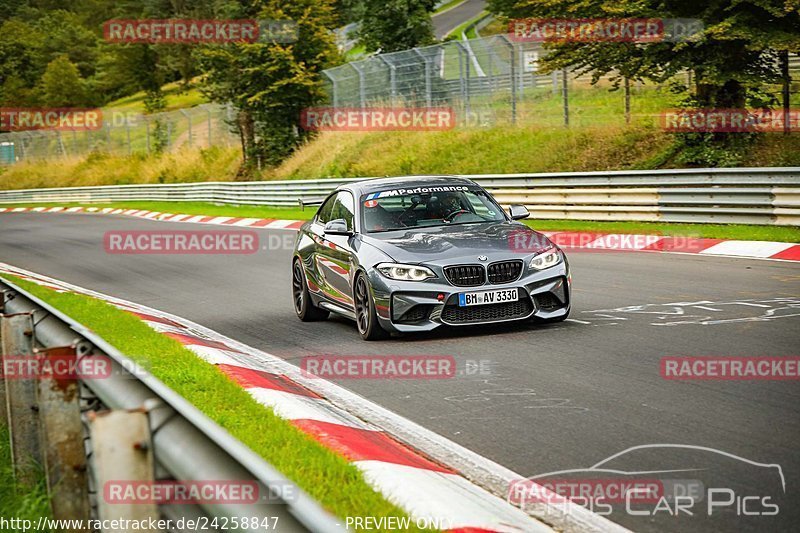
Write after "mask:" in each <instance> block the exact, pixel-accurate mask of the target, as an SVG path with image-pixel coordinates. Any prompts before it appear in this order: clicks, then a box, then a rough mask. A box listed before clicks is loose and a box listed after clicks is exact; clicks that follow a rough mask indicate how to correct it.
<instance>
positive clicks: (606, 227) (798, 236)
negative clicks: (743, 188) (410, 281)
mask: <svg viewBox="0 0 800 533" xmlns="http://www.w3.org/2000/svg"><path fill="white" fill-rule="evenodd" d="M7 205H9V204H0V207H5V206H7ZM55 206H64V207H77V206H81V207H114V208H121V209H146V210H148V211H158V212H161V213H173V214H186V215H208V216H220V217H225V216H227V217H242V218H275V219H283V220H309V219H310V218H311V217H313V216H314V213H316V209H317V208H316V207H315V206H308V207H306V209H305V210H302V211H301V210H300V209H299V208H295V207H273V206H247V205H241V206H235V205H221V204H210V203H203V202H185V203H184V202H114V203H108V204H80V203H73V204H68V203H54V204H31V205H30V206H25V207H55ZM14 207H22V206H17V205H15V206H14ZM525 223H526V224H528V225H529V226H531V227H532V228H535V229H537V230H541V231H590V232H598V233H638V234H656V235H692V236H695V237H702V238H709V239H735V240H746V241H777V242H800V227H797V226H755V225H748V224H681V223H671V222H670V223H667V222H663V223H662V222H628V221H621V222H611V221H592V220H559V219H548V220H545V219H534V220H525Z"/></svg>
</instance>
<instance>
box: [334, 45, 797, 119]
mask: <svg viewBox="0 0 800 533" xmlns="http://www.w3.org/2000/svg"><path fill="white" fill-rule="evenodd" d="M545 54H546V50H544V48H543V47H542V45H541V43H537V42H518V41H513V40H511V39H509V38H508V37H507V36H506V35H502V34H501V35H495V36H487V37H480V38H477V39H468V40H460V41H449V42H445V43H442V44H437V45H433V46H428V47H422V48H414V49H412V50H406V51H402V52H394V53H389V54H380V55H376V56H372V57H369V58H367V59H364V60H361V61H355V62H351V63H347V64H345V65H342V66H339V67H336V68H332V69H328V70H325V71H324V72H323V73H324V75H325V78H326V80H327V84H328V88H329V95H330V103H331V105H333V106H334V107H374V106H385V105H395V106H403V107H423V106H450V107H453V108H454V109H455V110H456V111H457V114H458V116H459V118H460V120H461V123H462V125H467V126H481V125H487V124H492V123H525V124H538V125H544V126H547V125H553V126H556V125H591V124H614V123H623V122H625V121H630V120H632V119H634V118H636V117H639V116H650V117H656V116H658V115H659V113H660V112H661V111H662V110H664V109H667V108H670V107H674V101H675V96H674V94H672V92H671V91H670V90H668V87H666V84H665V85H664V86H659V85H654V84H648V85H644V84H641V83H626V82H625V81H624V80H620V90H619V91H609V89H610V88H611V87H612V83H611V82H612V79H611V78H612V76H605V77H603V78H601V80H600V81H599V83H598V84H596V85H592V83H591V81H592V77H591V75H589V74H583V75H580V76H578V75H575V74H574V73H573V72H571V71H566V70H562V71H557V72H552V73H549V74H544V73H542V72H541V69H540V60H541V59H542V58H543V57H544V56H545ZM790 71H791V73H792V76H793V78H794V79H795V80H797V79H798V78H800V58H798V57H797V56H792V57H791V61H790ZM674 81H676V82H677V83H682V84H684V85H687V86H688V85H690V84H691V73H689V72H687V73H685V74H682V75H680V76H677V77H676V79H675V80H674ZM799 87H800V86H798V84H797V83H795V85H794V87H793V90H792V92H793V94H792V101H793V102H795V105H797V101H798V99H800V98H799V96H800V90H799ZM767 90H768V91H769V92H770V93H774V95H773V96H775V98H776V101H780V96H781V87H780V86H770V87H767Z"/></svg>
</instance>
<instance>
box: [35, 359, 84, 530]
mask: <svg viewBox="0 0 800 533" xmlns="http://www.w3.org/2000/svg"><path fill="white" fill-rule="evenodd" d="M85 350H86V347H85V346H83V345H81V346H80V347H77V346H64V347H57V348H49V349H43V350H34V353H35V354H36V356H37V359H39V362H40V364H39V365H38V367H39V368H44V367H45V365H44V364H43V363H44V361H45V360H48V362H49V363H50V364H49V365H46V366H47V368H57V367H61V368H63V367H65V366H66V365H70V366H71V367H72V368H76V367H77V362H78V354H79V353H80V352H81V351H85ZM73 365H75V366H73ZM71 377H72V376H64V375H63V373H62V372H61V371H60V369H58V370H56V372H55V375H54V373H53V372H46V373H43V374H42V378H41V379H40V380H39V422H40V426H41V438H42V442H41V445H42V449H43V455H44V473H45V477H46V479H47V493H48V495H49V496H50V505H51V508H52V510H53V518H55V519H56V520H58V519H63V520H87V519H88V518H89V498H88V489H89V487H88V484H87V482H86V450H85V449H84V446H83V428H82V426H81V408H80V390H79V384H78V381H77V379H69V378H71ZM65 378H66V379H65ZM74 531H79V529H78V528H75V529H74Z"/></svg>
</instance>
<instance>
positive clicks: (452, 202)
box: [361, 186, 506, 233]
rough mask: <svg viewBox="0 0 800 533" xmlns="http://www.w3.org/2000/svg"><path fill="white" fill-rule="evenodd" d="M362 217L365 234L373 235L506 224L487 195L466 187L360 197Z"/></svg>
mask: <svg viewBox="0 0 800 533" xmlns="http://www.w3.org/2000/svg"><path fill="white" fill-rule="evenodd" d="M406 191H407V192H406ZM361 213H362V217H363V222H364V223H363V227H364V230H365V231H367V232H370V233H373V232H378V231H392V230H398V229H405V228H422V227H432V226H448V225H454V224H472V223H480V222H498V221H503V220H506V218H505V215H504V214H503V211H502V209H501V208H500V206H498V205H497V204H496V203H495V202H494V200H492V198H491V197H490V196H489V194H488V193H487V192H486V191H484V190H483V189H480V188H478V187H473V188H470V187H467V186H444V187H418V188H415V189H408V190H406V189H394V190H391V191H382V192H377V193H370V194H366V195H364V196H362V197H361Z"/></svg>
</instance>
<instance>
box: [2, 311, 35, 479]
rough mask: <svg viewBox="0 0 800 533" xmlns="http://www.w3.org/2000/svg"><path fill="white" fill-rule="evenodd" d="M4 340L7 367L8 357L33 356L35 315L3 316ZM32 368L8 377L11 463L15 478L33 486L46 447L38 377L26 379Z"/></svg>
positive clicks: (7, 373)
mask: <svg viewBox="0 0 800 533" xmlns="http://www.w3.org/2000/svg"><path fill="white" fill-rule="evenodd" d="M0 330H2V335H0V336H2V342H3V366H4V370H7V369H8V367H7V366H6V363H7V360H6V358H8V357H11V358H14V359H16V360H17V361H19V363H20V366H24V365H21V363H22V361H21V360H20V359H21V358H26V357H30V358H31V359H33V315H32V313H20V314H14V315H4V316H3V317H2V318H0ZM17 368H19V367H16V368H15V370H16V369H17ZM27 372H29V370H28V369H25V368H23V369H21V371H20V372H19V374H22V375H19V376H17V378H22V379H8V376H9V372H7V371H6V372H4V375H5V377H6V379H5V382H6V409H7V412H8V432H9V433H10V435H11V462H12V463H13V465H14V477H15V479H16V480H17V482H18V483H20V484H22V485H33V484H34V483H35V482H36V469H37V467H38V465H40V464H42V449H41V445H40V442H39V420H38V418H39V417H38V414H37V412H36V411H37V409H38V405H37V403H36V401H37V398H36V392H37V390H36V389H37V386H36V385H37V384H36V381H35V380H34V379H30V378H26V376H25V375H24V374H25V373H27Z"/></svg>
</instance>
